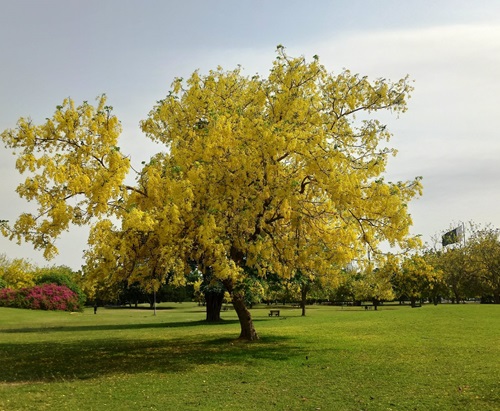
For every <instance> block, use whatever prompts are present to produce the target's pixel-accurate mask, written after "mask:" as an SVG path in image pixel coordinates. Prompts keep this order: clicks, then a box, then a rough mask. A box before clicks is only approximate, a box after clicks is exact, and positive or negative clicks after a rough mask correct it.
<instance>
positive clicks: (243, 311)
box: [232, 293, 259, 341]
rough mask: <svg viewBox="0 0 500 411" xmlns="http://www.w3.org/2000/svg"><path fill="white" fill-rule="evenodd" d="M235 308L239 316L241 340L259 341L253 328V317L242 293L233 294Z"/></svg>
mask: <svg viewBox="0 0 500 411" xmlns="http://www.w3.org/2000/svg"><path fill="white" fill-rule="evenodd" d="M232 296H233V307H234V310H235V311H236V314H238V319H239V320H240V327H241V334H240V337H239V339H240V340H247V341H255V340H258V339H259V336H258V335H257V332H256V331H255V328H254V326H253V321H252V315H251V314H250V311H248V309H247V307H246V306H245V301H244V299H243V295H241V294H240V293H233V295H232Z"/></svg>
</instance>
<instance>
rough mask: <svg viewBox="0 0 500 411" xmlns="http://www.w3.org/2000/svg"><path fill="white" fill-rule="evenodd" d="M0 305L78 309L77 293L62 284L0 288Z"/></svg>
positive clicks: (47, 308)
mask: <svg viewBox="0 0 500 411" xmlns="http://www.w3.org/2000/svg"><path fill="white" fill-rule="evenodd" d="M0 306H3V307H14V308H28V309H32V310H61V311H80V310H81V309H82V306H81V305H80V304H79V299H78V295H77V294H76V293H75V292H73V291H71V290H70V289H69V288H68V287H66V286H64V285H57V284H41V285H35V286H34V287H26V288H21V289H20V290H13V289H10V288H4V289H1V290H0Z"/></svg>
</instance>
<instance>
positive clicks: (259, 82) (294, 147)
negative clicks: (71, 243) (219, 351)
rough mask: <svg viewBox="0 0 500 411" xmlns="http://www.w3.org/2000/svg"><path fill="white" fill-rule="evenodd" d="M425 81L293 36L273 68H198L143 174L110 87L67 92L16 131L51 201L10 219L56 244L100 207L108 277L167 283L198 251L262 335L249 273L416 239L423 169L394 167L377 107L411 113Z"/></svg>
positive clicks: (96, 264) (27, 191) (38, 196)
mask: <svg viewBox="0 0 500 411" xmlns="http://www.w3.org/2000/svg"><path fill="white" fill-rule="evenodd" d="M410 91H411V87H410V85H409V84H408V81H407V79H406V78H405V79H402V80H400V81H397V82H395V83H391V82H388V81H386V80H383V79H378V80H374V81H369V80H368V79H367V78H366V77H361V76H359V75H355V74H352V73H350V72H349V71H347V70H345V71H342V72H340V73H339V74H330V73H328V72H327V71H326V69H325V68H324V67H323V66H322V65H321V64H320V63H319V60H318V58H317V57H314V58H313V60H312V61H311V62H307V61H306V60H305V59H304V58H303V57H299V58H292V57H290V56H288V55H287V54H286V53H285V51H284V48H283V47H278V56H277V58H276V60H275V61H274V63H273V67H272V69H271V70H270V73H269V75H268V76H267V77H265V78H263V77H259V76H253V77H246V76H244V75H242V73H241V71H240V69H239V68H238V69H236V70H233V71H229V72H228V71H224V70H222V69H221V68H218V69H216V70H214V71H211V72H209V73H208V74H206V75H201V74H200V73H198V72H195V73H193V75H192V76H191V77H190V78H189V79H188V80H187V81H184V80H182V79H177V80H175V81H174V83H173V85H172V89H171V90H170V91H169V93H168V94H167V96H166V97H165V98H164V99H163V100H161V101H159V102H158V103H157V105H156V106H155V107H154V108H153V110H152V111H151V112H150V114H149V116H148V118H147V119H146V120H144V121H143V122H142V123H141V125H142V129H143V131H144V132H145V134H146V136H148V137H149V138H151V139H153V140H154V141H156V142H158V143H160V144H162V145H163V146H164V149H165V150H164V151H163V152H160V153H158V154H157V155H155V156H153V157H152V159H151V160H150V161H149V162H148V163H147V164H145V165H144V168H143V169H142V170H140V171H138V174H137V182H136V184H135V185H132V186H131V185H129V186H127V185H125V184H124V182H123V181H124V177H125V175H126V173H127V171H128V170H129V159H128V158H127V157H125V156H123V155H122V154H121V153H120V151H119V149H118V148H117V138H118V134H119V123H118V120H117V119H116V118H115V117H114V116H112V115H111V108H110V107H108V106H106V105H105V99H104V98H101V99H100V101H99V104H98V107H97V108H96V109H94V108H93V107H91V106H90V105H89V104H87V103H84V104H83V105H82V106H80V107H75V106H74V104H73V102H72V101H65V102H64V104H63V105H62V106H60V107H58V108H57V111H56V113H55V115H54V117H53V118H52V119H49V120H48V121H47V123H45V124H44V125H41V126H35V125H33V124H32V123H31V122H30V121H29V120H25V119H21V120H20V121H19V123H18V128H17V129H15V130H7V131H5V132H4V133H2V138H3V140H4V143H5V144H6V145H7V146H8V147H12V148H16V149H20V150H21V153H20V156H19V159H18V162H17V167H18V169H19V170H20V171H21V172H24V171H29V172H31V175H30V176H29V177H28V179H27V181H26V182H25V183H24V184H22V185H21V186H20V188H19V189H18V192H19V193H20V194H21V195H22V196H24V197H26V198H28V199H34V200H37V201H38V203H39V205H40V208H39V210H38V215H31V214H24V215H22V216H21V217H20V219H19V220H18V222H17V223H16V224H15V225H14V226H13V227H8V228H7V229H4V232H5V234H7V235H10V236H11V237H12V238H17V239H19V240H20V239H22V238H24V239H26V240H28V241H31V242H33V243H34V244H35V246H36V247H37V248H42V249H44V250H45V252H46V255H47V256H51V255H53V254H54V252H55V251H56V248H55V244H54V240H55V238H56V237H57V236H58V235H59V234H60V232H61V231H62V230H65V229H66V228H67V227H68V225H69V224H70V223H73V224H85V223H92V222H93V221H94V220H93V218H94V217H96V218H97V219H98V221H97V223H95V224H94V227H93V229H92V233H91V238H90V250H89V251H88V256H89V264H90V263H92V267H93V268H92V270H93V271H94V272H95V273H100V274H99V276H100V277H102V276H118V277H121V276H122V275H133V276H134V279H140V278H143V279H144V281H161V280H162V278H163V276H165V275H166V274H167V273H168V272H170V271H175V272H176V273H178V275H179V276H183V275H184V274H185V273H186V272H188V271H189V270H190V268H191V266H192V265H193V264H195V265H196V266H197V267H198V269H199V270H200V272H202V273H204V272H208V271H209V272H210V275H211V276H212V278H213V279H214V281H219V282H221V283H222V284H223V285H224V286H225V288H226V290H227V291H228V292H229V293H230V294H231V297H232V301H233V305H234V308H235V310H236V312H237V314H238V317H239V320H240V325H241V334H240V337H241V338H244V339H249V340H253V339H256V338H258V337H257V333H256V331H255V329H254V326H253V322H252V318H251V315H250V312H249V311H248V309H247V307H246V305H245V296H244V287H242V286H241V284H243V283H244V280H245V278H246V277H247V276H248V275H249V274H248V273H252V274H251V275H255V273H257V275H258V276H260V277H262V278H265V277H266V275H268V274H269V273H273V275H278V276H280V277H282V278H285V279H290V278H292V276H293V275H294V274H295V273H296V271H297V270H300V271H301V272H303V273H307V274H308V275H314V273H321V274H322V275H324V273H328V272H331V273H332V275H334V273H336V272H337V270H332V267H338V266H343V265H345V264H347V263H348V262H349V261H351V260H353V259H354V258H356V257H357V256H358V255H360V254H364V253H365V252H366V247H367V246H368V247H370V248H371V249H373V250H376V249H377V247H378V245H379V243H380V242H381V241H384V240H389V242H390V243H391V244H394V243H397V244H398V245H399V246H402V247H404V248H407V247H411V246H412V245H414V241H413V239H412V238H410V237H409V226H410V225H411V218H410V216H409V214H408V209H407V202H408V201H409V200H411V198H413V197H414V196H415V195H416V194H418V193H420V190H421V187H420V183H419V181H418V179H417V180H414V181H408V182H397V183H391V182H387V181H385V180H384V178H383V176H382V175H383V173H384V171H385V167H386V164H387V160H388V158H389V156H391V155H393V154H395V151H394V150H393V149H391V148H388V147H386V146H385V143H384V142H387V141H388V140H389V138H390V133H389V131H388V130H387V129H386V127H385V125H384V124H381V123H380V121H378V120H377V119H376V118H374V117H373V114H374V113H375V112H378V111H380V110H389V111H392V112H396V113H398V112H403V111H405V109H406V99H407V97H408V94H409V92H410ZM37 154H39V155H37ZM115 221H119V222H120V225H119V226H116V223H115ZM117 268H118V269H117ZM131 273H132V274H131Z"/></svg>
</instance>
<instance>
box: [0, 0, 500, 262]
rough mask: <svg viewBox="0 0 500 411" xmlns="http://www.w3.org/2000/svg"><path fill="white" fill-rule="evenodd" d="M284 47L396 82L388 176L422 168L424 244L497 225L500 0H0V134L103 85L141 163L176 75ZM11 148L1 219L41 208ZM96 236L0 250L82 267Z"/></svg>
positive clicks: (417, 206) (267, 62) (264, 60)
mask: <svg viewBox="0 0 500 411" xmlns="http://www.w3.org/2000/svg"><path fill="white" fill-rule="evenodd" d="M278 44H283V45H284V46H285V47H286V48H287V51H288V54H290V55H292V56H298V55H304V56H305V57H306V58H307V59H309V60H310V59H311V58H312V56H314V55H319V57H320V60H321V62H322V63H323V64H324V65H325V66H326V67H327V69H328V71H331V72H339V71H341V70H342V68H348V69H350V70H351V71H352V72H355V73H360V74H361V75H368V76H370V77H371V78H377V77H384V78H387V79H391V80H398V79H400V78H401V77H404V76H405V75H406V74H409V75H410V77H411V79H412V80H414V81H415V83H414V86H415V91H414V92H413V96H412V98H411V100H410V102H409V110H408V112H407V113H405V114H403V115H401V116H400V117H399V118H396V117H392V116H384V117H383V120H384V121H385V122H386V123H387V126H388V128H389V129H390V130H391V131H392V133H393V134H394V137H393V139H392V140H391V146H393V147H395V148H397V149H398V151H399V154H398V156H397V157H396V158H394V159H392V161H391V162H390V164H389V168H388V179H390V180H407V179H413V178H414V177H416V176H422V177H423V184H424V195H423V196H422V197H421V198H420V199H418V200H415V201H414V202H413V203H412V204H411V205H410V212H411V214H412V216H413V220H414V226H413V228H412V232H413V233H414V234H421V235H422V238H423V240H424V241H425V242H429V243H430V242H432V238H433V237H434V238H435V237H436V235H439V234H441V233H442V231H443V230H446V229H447V228H450V227H452V226H453V225H455V224H459V223H460V222H468V221H474V222H476V223H480V224H487V223H491V224H492V225H493V226H495V227H497V228H500V212H499V211H500V207H499V204H500V181H499V179H500V158H499V157H500V133H499V131H498V130H499V119H500V115H499V109H500V104H499V96H500V77H499V76H500V1H498V0H491V1H487V0H476V1H473V2H472V1H470V0H468V1H462V0H448V1H446V0H442V1H440V0H433V1H429V0H419V1H410V0H373V1H372V0H365V1H363V0H351V1H345V0H343V1H340V0H331V1H326V0H317V1H315V0H309V1H296V0H267V1H259V0H255V1H249V0H241V1H238V0H219V1H216V0H198V1H196V0H178V1H168V0H155V1H152V0H150V1H148V0H141V1H139V0H137V1H132V0H85V1H83V0H80V1H75V0H0V59H1V65H0V70H1V71H0V72H1V76H0V130H4V129H6V128H13V127H15V125H16V122H17V120H18V118H19V117H21V116H30V117H31V118H32V119H33V120H34V121H35V122H38V123H40V122H43V121H44V119H45V118H46V117H50V116H51V115H52V114H53V112H54V110H55V107H56V105H58V104H60V103H61V102H62V100H63V99H64V98H66V97H68V96H69V97H72V98H73V99H74V100H75V101H76V102H77V103H78V104H79V103H81V102H82V101H83V100H88V101H94V99H95V97H97V96H98V95H100V94H102V93H106V94H107V96H108V102H109V104H110V105H112V106H113V107H114V112H115V114H116V115H117V116H118V117H119V119H120V120H121V122H122V126H123V133H122V137H121V141H120V146H121V148H122V152H125V153H128V154H131V156H132V162H133V164H136V165H140V163H141V161H143V160H146V159H148V158H149V157H150V156H151V155H152V154H154V153H155V150H158V147H157V146H155V145H154V144H153V143H148V141H147V140H146V139H145V137H144V136H143V135H142V133H141V131H140V129H139V126H138V123H139V121H140V120H141V119H144V118H146V116H147V113H148V112H149V110H150V109H151V108H152V107H153V105H154V104H155V102H156V101H157V100H159V99H161V98H163V97H164V96H165V95H166V94H167V92H168V90H169V87H170V84H171V82H172V80H173V79H174V77H187V76H189V74H191V73H192V72H193V71H194V70H195V69H200V71H201V72H202V73H204V72H207V71H208V70H210V69H212V68H215V67H217V66H218V65H220V66H222V67H224V68H225V69H233V68H235V67H236V65H238V64H240V65H241V66H242V67H243V68H244V73H245V74H248V75H253V74H255V73H259V74H262V75H266V74H267V72H268V70H269V68H270V66H271V62H272V60H273V59H274V57H275V49H276V46H277V45H278ZM14 163H15V158H14V156H12V154H11V151H10V150H7V149H5V148H4V147H3V145H2V146H0V171H1V173H2V174H1V175H2V178H1V181H0V195H1V203H0V219H8V220H10V221H11V222H14V221H15V220H16V218H17V216H18V215H19V213H20V212H22V211H25V210H31V209H32V208H33V205H31V204H29V203H26V202H24V200H21V199H19V198H18V197H17V194H16V193H15V189H16V187H17V184H19V182H21V180H22V177H21V176H19V174H18V173H17V171H16V170H15V168H14ZM86 240H87V232H86V230H82V229H75V230H71V231H70V232H69V233H67V234H65V235H64V236H63V237H62V239H61V241H59V243H58V246H59V250H60V255H59V256H58V257H57V258H56V259H54V260H52V261H50V262H46V261H45V260H44V259H43V257H42V255H41V253H39V252H36V251H34V250H33V248H32V247H31V245H29V244H24V245H22V246H18V245H16V244H15V243H11V242H9V241H8V240H7V239H5V238H3V237H2V238H0V254H2V253H5V254H6V255H7V256H8V257H10V258H26V259H29V260H31V261H32V262H34V263H37V264H39V265H47V264H50V265H51V264H58V265H59V264H65V265H68V266H70V267H72V268H74V269H79V268H80V266H81V264H82V258H81V257H82V251H83V249H84V248H85V247H86Z"/></svg>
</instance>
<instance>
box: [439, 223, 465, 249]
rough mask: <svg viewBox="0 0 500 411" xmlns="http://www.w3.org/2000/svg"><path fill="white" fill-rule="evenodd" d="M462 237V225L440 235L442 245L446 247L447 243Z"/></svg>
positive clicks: (457, 240) (455, 241) (452, 242)
mask: <svg viewBox="0 0 500 411" xmlns="http://www.w3.org/2000/svg"><path fill="white" fill-rule="evenodd" d="M461 237H462V227H457V228H455V229H454V230H451V231H448V232H447V233H444V234H443V236H442V237H441V243H442V244H443V247H446V246H447V245H449V244H455V243H458V242H459V241H460V239H461Z"/></svg>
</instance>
